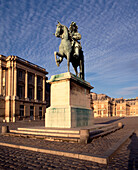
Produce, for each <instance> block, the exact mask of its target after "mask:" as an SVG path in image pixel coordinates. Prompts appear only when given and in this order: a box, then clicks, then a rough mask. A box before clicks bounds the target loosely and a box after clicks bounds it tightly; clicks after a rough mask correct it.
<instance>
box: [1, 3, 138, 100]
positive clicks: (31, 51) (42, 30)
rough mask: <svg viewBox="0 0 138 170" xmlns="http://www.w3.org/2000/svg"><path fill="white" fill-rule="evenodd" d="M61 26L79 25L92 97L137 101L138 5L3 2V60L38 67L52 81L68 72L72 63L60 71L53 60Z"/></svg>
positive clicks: (86, 76) (86, 73)
mask: <svg viewBox="0 0 138 170" xmlns="http://www.w3.org/2000/svg"><path fill="white" fill-rule="evenodd" d="M57 20H58V21H60V22H61V23H62V24H64V25H66V26H67V27H69V25H70V23H71V22H72V21H75V22H76V23H77V25H78V32H79V33H81V35H82V39H81V44H82V48H83V51H84V58H85V79H86V81H88V82H90V83H91V85H92V86H94V89H93V92H96V93H104V94H107V95H109V96H110V97H124V98H134V97H136V96H138V0H76V1H75V0H68V1H67V0H39V1H38V0H0V54H2V55H5V56H8V55H17V56H19V57H22V58H24V59H26V60H29V61H30V62H33V63H35V64H38V65H40V66H42V67H44V68H46V70H47V71H48V72H49V75H48V77H49V78H50V77H51V75H53V74H59V73H63V72H66V71H67V61H66V60H64V61H63V62H62V64H61V66H60V67H59V68H57V66H56V64H55V60H54V51H58V47H59V44H60V39H59V38H56V37H55V36H54V35H53V33H55V30H56V24H57ZM71 72H72V73H74V71H73V69H72V67H71Z"/></svg>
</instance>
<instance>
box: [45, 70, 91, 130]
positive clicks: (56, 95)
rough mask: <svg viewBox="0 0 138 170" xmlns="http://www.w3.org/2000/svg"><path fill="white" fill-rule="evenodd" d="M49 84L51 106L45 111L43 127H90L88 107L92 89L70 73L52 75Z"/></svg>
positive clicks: (89, 110) (89, 108)
mask: <svg viewBox="0 0 138 170" xmlns="http://www.w3.org/2000/svg"><path fill="white" fill-rule="evenodd" d="M48 82H49V83H50V84H51V96H50V97H51V99H50V100H51V106H50V107H49V108H47V109H46V115H45V127H50V128H51V127H52V128H53V127H54V128H76V127H86V126H92V125H93V121H94V116H93V112H92V109H91V107H90V89H93V87H92V86H91V85H90V84H89V83H88V82H86V81H84V80H82V79H81V78H78V77H76V76H75V75H73V74H71V73H70V72H67V73H62V74H58V75H54V76H52V77H51V79H50V80H49V81H48Z"/></svg>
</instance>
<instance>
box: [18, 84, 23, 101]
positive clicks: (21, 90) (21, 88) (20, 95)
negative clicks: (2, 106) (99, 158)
mask: <svg viewBox="0 0 138 170" xmlns="http://www.w3.org/2000/svg"><path fill="white" fill-rule="evenodd" d="M18 96H19V99H21V98H23V87H22V86H18Z"/></svg>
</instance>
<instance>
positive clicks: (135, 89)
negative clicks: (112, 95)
mask: <svg viewBox="0 0 138 170" xmlns="http://www.w3.org/2000/svg"><path fill="white" fill-rule="evenodd" d="M136 92H137V94H136ZM118 94H119V95H122V96H124V95H126V96H127V95H131V96H138V86H135V87H125V88H122V89H120V90H119V91H118Z"/></svg>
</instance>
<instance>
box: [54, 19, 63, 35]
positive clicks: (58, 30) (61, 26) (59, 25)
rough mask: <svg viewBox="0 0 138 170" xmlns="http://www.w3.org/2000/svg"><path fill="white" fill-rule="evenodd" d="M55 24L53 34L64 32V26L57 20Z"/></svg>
mask: <svg viewBox="0 0 138 170" xmlns="http://www.w3.org/2000/svg"><path fill="white" fill-rule="evenodd" d="M56 26H57V28H56V32H55V36H56V37H60V35H62V34H63V32H64V28H63V27H64V26H63V25H62V24H61V23H60V22H59V21H58V24H57V25H56Z"/></svg>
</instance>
